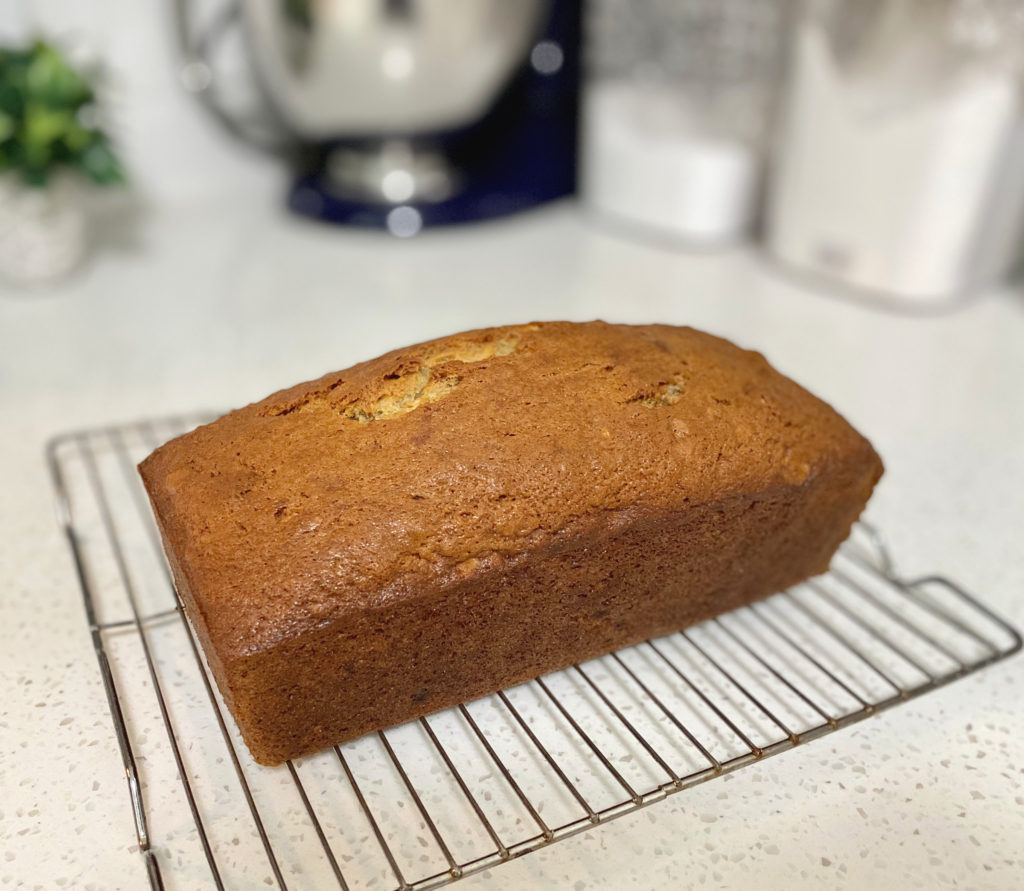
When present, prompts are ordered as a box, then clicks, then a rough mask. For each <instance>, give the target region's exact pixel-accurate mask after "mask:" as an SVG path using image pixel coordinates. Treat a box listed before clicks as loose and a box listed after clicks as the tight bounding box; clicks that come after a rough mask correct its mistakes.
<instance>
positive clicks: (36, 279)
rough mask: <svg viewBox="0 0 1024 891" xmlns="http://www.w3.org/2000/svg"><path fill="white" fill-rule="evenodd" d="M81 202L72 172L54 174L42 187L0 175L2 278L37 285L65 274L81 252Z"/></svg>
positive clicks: (82, 224) (72, 266) (79, 260)
mask: <svg viewBox="0 0 1024 891" xmlns="http://www.w3.org/2000/svg"><path fill="white" fill-rule="evenodd" d="M85 216H86V212H85V201H84V192H83V189H82V187H81V185H80V183H79V182H78V180H77V179H75V178H74V177H73V176H70V175H57V176H54V177H53V178H52V179H51V180H50V182H49V183H47V185H46V186H44V187H37V186H29V185H26V184H25V183H24V182H23V181H22V179H21V177H20V176H18V175H16V174H10V173H8V174H5V175H3V176H0V277H2V278H4V279H5V280H7V281H8V282H10V283H12V284H17V285H41V284H48V283H52V282H54V281H57V280H59V279H61V278H63V277H64V276H66V275H68V274H69V273H70V272H71V271H72V270H74V269H75V267H76V266H77V265H78V264H79V263H80V262H81V260H82V257H83V256H84V254H85V246H86V239H85Z"/></svg>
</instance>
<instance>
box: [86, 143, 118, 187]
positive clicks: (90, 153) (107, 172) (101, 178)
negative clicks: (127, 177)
mask: <svg viewBox="0 0 1024 891" xmlns="http://www.w3.org/2000/svg"><path fill="white" fill-rule="evenodd" d="M79 164H80V165H81V169H82V172H83V173H85V175H86V176H88V177H89V179H91V180H92V181H93V182H95V183H99V184H100V185H111V184H113V183H122V182H124V171H123V170H122V169H121V165H120V163H119V162H118V160H117V156H116V155H114V153H113V152H112V151H111V150H110V146H108V145H107V144H106V143H105V142H102V141H97V142H94V143H93V144H92V145H90V146H89V147H88V148H87V149H86V150H85V151H84V152H83V153H82V156H81V159H80V160H79Z"/></svg>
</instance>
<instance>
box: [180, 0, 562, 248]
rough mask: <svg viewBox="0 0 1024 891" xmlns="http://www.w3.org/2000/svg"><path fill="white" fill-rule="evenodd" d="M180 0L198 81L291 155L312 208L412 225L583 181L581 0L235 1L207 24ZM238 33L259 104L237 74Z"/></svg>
mask: <svg viewBox="0 0 1024 891" xmlns="http://www.w3.org/2000/svg"><path fill="white" fill-rule="evenodd" d="M175 9H176V15H177V24H178V33H179V38H180V43H181V49H182V53H183V56H184V65H183V68H182V81H183V83H184V84H185V86H186V87H187V88H188V89H190V91H191V92H193V93H194V94H195V95H196V96H197V97H198V98H199V99H201V100H202V102H203V104H204V105H205V106H206V108H207V109H208V110H209V111H210V112H212V113H213V114H214V116H215V117H216V118H217V119H218V120H219V121H220V122H221V123H223V124H224V125H225V126H226V127H227V128H228V129H229V130H230V131H231V132H232V133H233V134H235V135H236V136H239V137H241V138H242V139H244V140H245V141H247V142H250V143H254V144H256V145H259V146H261V147H263V148H267V149H269V150H271V151H274V152H276V153H278V154H280V155H282V156H283V157H285V158H287V160H288V161H289V162H290V163H291V164H292V166H293V167H294V169H296V171H297V173H298V176H297V178H296V181H295V183H294V185H293V188H292V190H291V194H290V196H289V201H288V203H289V206H290V207H291V208H292V209H293V210H294V211H296V212H298V213H300V214H304V215H307V216H312V217H316V218H320V219H325V220H329V221H332V222H339V223H347V224H354V225H369V226H383V227H385V228H388V229H389V230H390V231H392V232H393V233H394V234H396V235H411V234H415V232H416V231H418V230H419V228H420V227H421V226H423V225H432V224H439V223H451V222H467V221H470V220H477V219H484V218H487V217H493V216H498V215H501V214H504V213H508V212H511V211H514V210H519V209H522V208H524V207H529V206H532V205H535V204H537V203H540V202H542V201H546V200H550V199H552V198H555V197H559V196H560V195H564V194H567V193H569V192H571V191H572V190H573V187H574V166H575V165H574V154H575V117H576V106H575V103H576V87H577V78H578V65H577V58H576V49H577V44H578V29H579V2H578V0H570V2H559V0H515V2H509V0H230V2H227V3H225V4H223V5H222V6H221V8H220V9H219V10H217V11H216V13H215V14H214V15H213V16H212V17H211V16H210V15H209V14H206V15H205V16H204V20H203V21H202V22H200V21H198V19H196V17H195V13H196V12H197V10H194V9H193V8H192V4H190V2H189V0H175ZM204 12H206V10H204ZM232 39H234V40H235V41H236V43H237V42H240V43H241V45H242V47H243V48H244V59H245V69H246V73H245V74H244V77H245V78H246V79H248V80H249V81H250V83H255V84H256V85H257V89H258V98H256V99H255V100H254V101H249V102H248V103H246V102H244V101H243V102H241V103H240V102H239V101H238V97H237V96H235V97H232V96H231V95H230V89H229V88H228V87H227V86H226V84H227V83H228V81H229V80H230V75H225V73H224V56H225V54H226V52H227V51H228V50H229V49H230V42H231V40H232ZM236 64H237V56H236ZM236 80H237V78H236ZM236 92H237V91H236ZM252 98H253V91H252V90H250V99H252ZM246 105H248V107H245V106H246Z"/></svg>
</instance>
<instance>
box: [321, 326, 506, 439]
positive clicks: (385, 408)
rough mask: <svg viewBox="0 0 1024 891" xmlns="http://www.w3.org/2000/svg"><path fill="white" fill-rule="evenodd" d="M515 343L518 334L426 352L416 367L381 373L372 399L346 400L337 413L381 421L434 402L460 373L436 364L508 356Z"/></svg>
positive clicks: (363, 420) (359, 419)
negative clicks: (376, 391) (378, 389)
mask: <svg viewBox="0 0 1024 891" xmlns="http://www.w3.org/2000/svg"><path fill="white" fill-rule="evenodd" d="M518 346H519V335H518V334H515V333H511V334H507V335H505V336H503V337H495V338H488V339H485V340H482V341H456V342H454V343H450V344H448V345H447V346H445V347H444V348H443V349H441V350H438V351H437V352H435V353H431V354H429V355H428V356H427V357H426V358H425V359H423V360H422V361H421V362H420V364H419V365H418V366H414V367H412V368H399V369H396V370H395V371H393V372H391V373H389V374H386V375H384V378H383V385H382V387H381V389H380V391H379V393H378V395H377V396H376V397H375V398H370V399H360V400H357V401H354V402H350V403H349V404H348V405H346V406H344V407H343V408H342V409H341V414H342V415H343V416H344V417H346V418H348V419H349V420H352V421H356V422H358V423H360V424H368V423H370V422H371V421H385V420H389V419H391V418H397V417H400V416H402V415H405V414H408V413H409V412H411V411H415V410H416V409H417V408H419V407H420V406H421V405H426V404H428V403H431V402H437V401H439V400H441V399H443V398H444V397H445V396H447V395H448V394H449V393H451V392H452V391H453V390H455V388H456V387H458V386H459V384H460V383H461V382H462V376H461V375H459V374H456V373H454V372H452V371H450V370H442V369H441V368H440V366H447V365H450V364H452V363H460V364H469V363H473V362H484V361H486V360H487V359H492V358H494V357H501V356H509V355H511V354H512V353H514V352H515V351H516V349H517V348H518Z"/></svg>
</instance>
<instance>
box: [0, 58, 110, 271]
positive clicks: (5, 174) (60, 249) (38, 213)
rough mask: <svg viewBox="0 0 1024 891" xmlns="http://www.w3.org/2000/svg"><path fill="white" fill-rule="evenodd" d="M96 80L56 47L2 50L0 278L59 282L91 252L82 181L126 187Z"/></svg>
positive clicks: (0, 63)
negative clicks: (104, 120) (101, 109)
mask: <svg viewBox="0 0 1024 891" xmlns="http://www.w3.org/2000/svg"><path fill="white" fill-rule="evenodd" d="M123 179H124V177H123V173H122V169H121V165H120V163H119V162H118V160H117V156H116V155H115V153H114V152H113V150H112V148H111V146H110V141H109V139H108V137H107V135H106V133H105V132H104V131H103V129H102V127H101V126H100V116H99V111H98V108H97V105H96V96H95V92H94V89H93V84H92V81H91V78H90V77H89V76H87V75H86V74H84V73H82V72H79V71H76V70H75V68H74V67H72V66H71V65H70V64H69V63H68V61H67V60H66V59H65V58H64V56H63V55H62V54H61V53H60V52H59V51H58V50H57V49H56V48H54V47H53V46H51V45H50V44H47V43H45V42H42V41H36V42H34V43H32V44H31V45H30V46H28V47H24V48H12V47H0V275H3V276H4V277H6V278H7V279H9V280H11V281H14V282H18V283H25V284H28V283H36V282H45V281H52V280H54V279H57V278H59V277H61V276H63V275H65V274H66V273H68V272H69V271H71V270H72V269H73V268H74V267H75V266H76V265H77V264H78V262H79V261H80V260H81V258H82V256H83V254H84V252H85V237H86V225H85V222H86V221H85V213H86V211H85V203H84V195H83V190H82V189H81V188H80V185H81V182H82V181H83V180H85V181H88V182H93V183H96V184H98V185H110V184H113V183H120V182H122V181H123Z"/></svg>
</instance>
